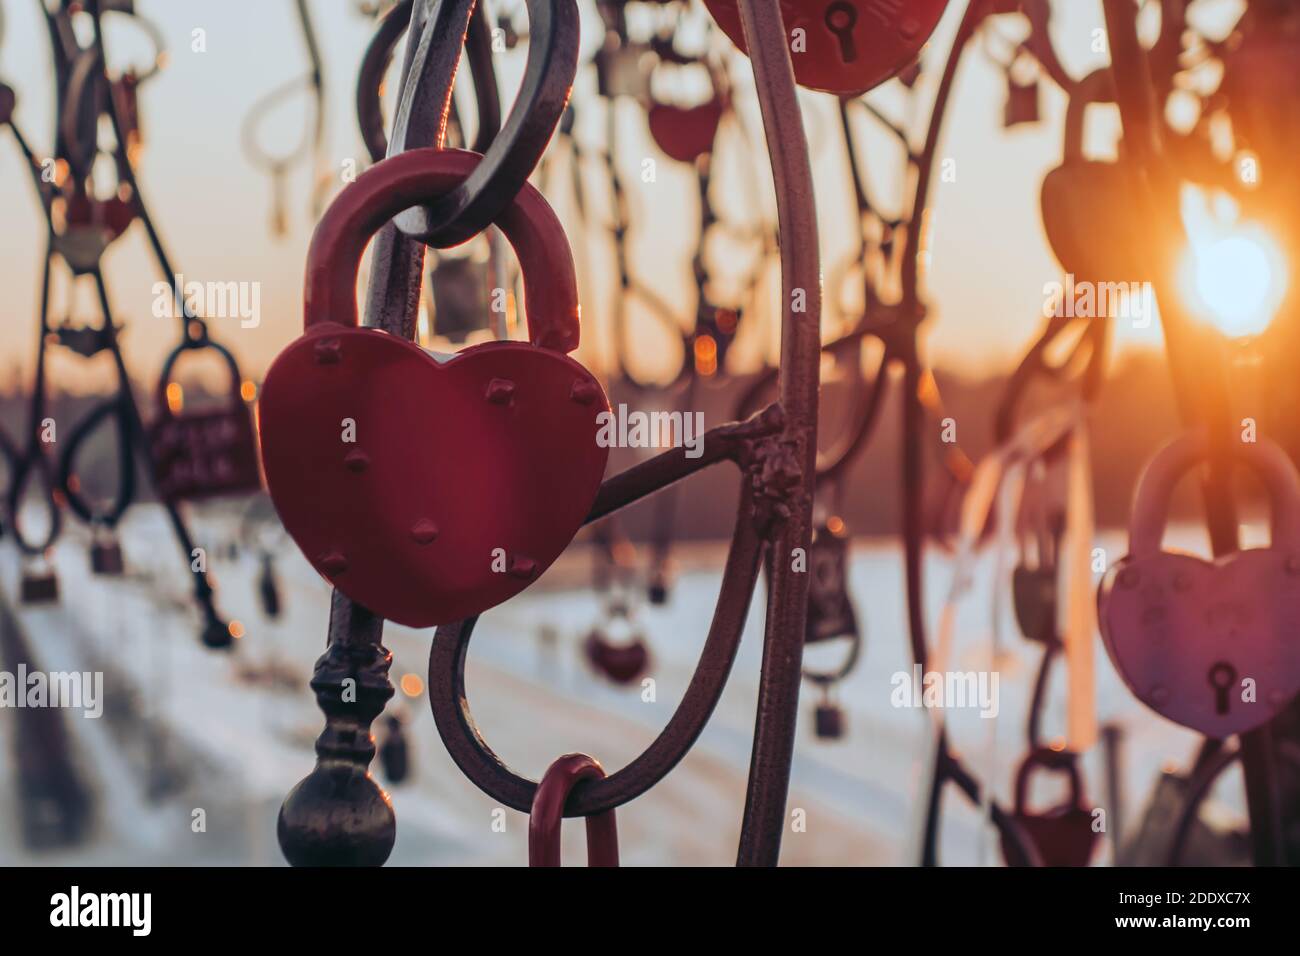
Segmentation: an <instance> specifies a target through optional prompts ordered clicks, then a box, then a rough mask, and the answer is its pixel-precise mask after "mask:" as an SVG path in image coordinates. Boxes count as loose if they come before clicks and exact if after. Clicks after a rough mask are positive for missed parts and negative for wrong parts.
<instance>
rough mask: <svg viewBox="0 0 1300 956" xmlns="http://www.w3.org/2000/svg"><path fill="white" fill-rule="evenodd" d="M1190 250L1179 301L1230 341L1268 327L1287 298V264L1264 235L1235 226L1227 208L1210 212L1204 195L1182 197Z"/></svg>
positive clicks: (1244, 224) (1222, 206) (1259, 228)
mask: <svg viewBox="0 0 1300 956" xmlns="http://www.w3.org/2000/svg"><path fill="white" fill-rule="evenodd" d="M1183 222H1184V223H1185V225H1186V226H1187V234H1188V238H1189V246H1188V250H1187V253H1186V255H1185V257H1184V261H1183V272H1182V276H1181V280H1182V281H1181V285H1182V291H1183V298H1184V299H1186V300H1187V304H1188V306H1189V308H1191V310H1192V311H1193V313H1194V314H1195V315H1196V316H1197V317H1198V318H1200V319H1201V320H1202V321H1205V322H1208V323H1210V324H1211V325H1213V326H1214V327H1215V328H1217V329H1218V330H1219V331H1221V332H1222V333H1223V334H1224V335H1227V336H1228V337H1230V338H1249V337H1250V336H1254V335H1258V334H1260V333H1261V332H1263V331H1264V329H1266V328H1267V327H1268V325H1269V323H1270V322H1272V321H1273V316H1274V315H1275V314H1276V312H1277V309H1278V307H1279V306H1280V305H1281V302H1282V298H1283V296H1284V295H1285V293H1286V285H1287V275H1286V263H1285V261H1284V260H1283V257H1282V251H1281V249H1279V248H1278V245H1277V243H1276V242H1275V241H1274V239H1273V237H1272V236H1270V235H1269V234H1268V232H1267V231H1266V230H1265V229H1264V228H1263V227H1262V226H1259V225H1257V224H1253V223H1248V222H1239V221H1238V220H1237V216H1236V209H1235V206H1234V204H1232V203H1231V202H1216V203H1215V209H1214V210H1213V211H1211V210H1210V207H1209V203H1208V202H1207V201H1206V198H1205V194H1204V193H1203V192H1201V191H1200V190H1198V189H1195V188H1194V187H1189V188H1188V189H1187V190H1185V191H1184V194H1183Z"/></svg>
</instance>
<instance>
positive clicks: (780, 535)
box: [736, 0, 821, 866]
mask: <svg viewBox="0 0 1300 956" xmlns="http://www.w3.org/2000/svg"><path fill="white" fill-rule="evenodd" d="M740 15H741V26H742V28H743V32H744V37H745V44H746V47H747V48H748V50H749V57H750V61H751V63H752V64H753V68H754V79H755V83H756V86H757V88H758V105H759V111H760V113H761V114H762V117H763V132H764V136H765V137H766V139H767V148H768V158H769V161H770V162H771V165H772V179H773V185H774V186H775V187H776V197H777V228H778V231H779V235H780V237H781V239H780V248H781V286H782V319H783V321H782V323H781V408H782V410H783V412H784V414H785V416H786V421H785V429H784V431H783V432H782V435H781V440H780V441H781V446H782V452H783V457H780V458H777V457H776V456H773V458H774V460H773V461H772V462H770V463H769V464H767V465H765V470H767V471H769V472H770V471H775V472H776V473H777V475H774V477H778V476H779V477H778V480H779V481H781V482H782V483H783V484H784V489H783V490H784V492H785V499H786V500H785V501H784V503H783V504H782V505H781V507H780V509H779V512H778V516H779V520H778V522H777V524H776V528H775V531H776V534H775V535H774V537H773V541H772V561H771V563H770V566H771V572H772V576H771V590H770V591H769V592H768V596H767V597H768V601H767V618H766V622H767V626H766V628H765V630H764V635H763V664H762V671H761V677H760V682H759V689H758V708H757V713H756V714H755V719H754V747H753V752H752V757H751V759H750V765H749V786H748V788H747V790H746V794H745V812H744V816H743V818H742V821H741V831H740V834H741V835H740V848H739V850H738V851H737V854H736V860H737V863H738V864H739V865H741V866H754V865H770V866H774V865H776V863H777V860H778V858H779V857H780V853H781V836H782V834H783V833H784V831H785V807H786V797H787V796H788V793H789V788H790V764H791V760H792V759H793V756H794V734H795V725H796V722H797V720H798V707H799V688H800V684H801V678H800V664H801V661H802V657H803V641H804V627H805V623H806V622H805V614H806V612H807V607H808V586H809V582H808V575H807V574H800V573H796V572H794V571H793V570H792V568H791V562H790V561H789V560H788V557H789V556H790V555H792V554H793V553H794V552H795V549H797V548H802V549H803V551H804V553H807V550H808V548H809V546H810V545H811V541H812V507H813V501H812V499H813V486H814V484H815V482H816V479H817V392H818V388H819V385H820V381H819V374H818V373H819V371H820V361H821V330H820V329H821V280H820V276H821V263H820V257H819V250H818V243H817V208H816V201H815V195H814V192H813V180H812V167H811V160H810V158H809V155H808V139H807V136H806V134H805V132H804V127H803V115H802V113H801V112H800V109H799V99H798V95H797V93H796V90H795V83H794V70H793V67H792V65H791V62H790V48H789V43H788V38H787V37H786V35H785V27H784V26H783V24H782V21H781V9H780V4H779V3H778V2H777V0H741V4H740ZM796 293H798V294H800V295H802V296H803V303H802V304H803V311H799V312H796V311H794V305H793V303H794V302H795V299H796Z"/></svg>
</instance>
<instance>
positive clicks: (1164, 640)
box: [1097, 432, 1300, 738]
mask: <svg viewBox="0 0 1300 956" xmlns="http://www.w3.org/2000/svg"><path fill="white" fill-rule="evenodd" d="M1225 445H1226V446H1227V448H1226V449H1225V450H1226V451H1230V452H1231V454H1232V455H1233V456H1234V457H1236V458H1238V459H1240V460H1241V461H1243V462H1245V463H1246V464H1248V465H1250V467H1251V468H1252V469H1253V470H1254V471H1255V472H1256V473H1257V474H1258V475H1259V477H1260V478H1261V479H1262V480H1263V482H1264V484H1265V486H1266V487H1267V489H1268V491H1269V496H1270V498H1271V501H1272V508H1273V514H1272V519H1273V520H1272V529H1273V530H1272V542H1271V543H1270V545H1269V547H1267V548H1253V549H1250V550H1247V551H1239V552H1236V553H1234V554H1228V555H1224V556H1223V557H1220V558H1218V559H1217V560H1215V561H1213V562H1210V561H1205V560H1202V559H1201V558H1198V557H1195V556H1193V555H1190V554H1182V553H1177V552H1172V551H1162V550H1161V536H1162V534H1163V531H1164V522H1165V515H1166V511H1167V509H1168V505H1169V496H1170V493H1171V492H1172V490H1173V488H1174V486H1175V484H1176V483H1177V481H1178V479H1179V478H1180V477H1181V476H1182V475H1183V474H1184V473H1185V472H1186V471H1187V470H1188V469H1189V468H1191V467H1192V466H1193V465H1194V464H1197V463H1198V462H1202V461H1205V460H1206V459H1207V458H1208V457H1209V455H1210V443H1209V439H1208V438H1207V437H1206V436H1205V434H1204V433H1203V432H1191V433H1188V434H1186V435H1184V436H1182V437H1180V438H1178V439H1177V440H1175V441H1174V442H1172V443H1171V444H1169V445H1167V446H1166V447H1165V448H1163V449H1161V450H1160V451H1159V452H1158V453H1157V454H1156V456H1155V458H1154V459H1152V461H1151V463H1150V464H1149V465H1147V468H1146V471H1145V472H1144V474H1143V476H1142V479H1141V481H1140V482H1139V484H1138V491H1137V496H1136V498H1135V500H1134V504H1133V517H1132V521H1131V524H1130V537H1129V553H1128V554H1127V555H1125V556H1124V557H1123V558H1121V559H1120V560H1119V561H1118V562H1117V563H1116V564H1115V565H1114V566H1113V567H1112V568H1110V570H1109V571H1107V572H1106V575H1105V577H1104V578H1103V579H1102V583H1101V587H1100V589H1099V590H1098V595H1097V600H1098V608H1099V623H1100V625H1101V635H1102V641H1103V643H1104V644H1105V646H1106V651H1107V653H1108V654H1109V655H1110V659H1111V662H1112V663H1113V664H1114V665H1115V670H1116V671H1118V673H1119V675H1120V677H1121V678H1123V680H1124V683H1125V684H1127V685H1128V687H1129V689H1130V690H1131V691H1132V692H1133V693H1134V695H1136V696H1137V698H1138V699H1139V700H1141V701H1142V702H1143V703H1144V704H1146V705H1147V706H1148V707H1150V708H1151V709H1152V710H1154V711H1156V713H1158V714H1161V715H1162V716H1164V717H1167V718H1168V719H1169V720H1172V721H1174V722H1175V723H1178V724H1182V725H1183V726H1184V727H1190V728H1192V729H1193V730H1197V731H1200V732H1201V733H1203V734H1205V735H1206V736H1208V737H1215V738H1222V737H1227V736H1230V735H1232V734H1239V733H1244V732H1246V731H1248V730H1252V729H1254V728H1255V727H1259V726H1261V725H1262V724H1264V723H1267V722H1268V721H1269V720H1270V719H1272V718H1273V717H1274V716H1275V715H1276V714H1277V713H1278V712H1280V711H1281V710H1282V709H1283V708H1284V707H1285V706H1286V705H1287V704H1288V703H1289V702H1290V701H1291V699H1292V698H1293V697H1294V696H1295V695H1296V693H1297V692H1298V691H1300V640H1297V638H1296V635H1297V633H1298V632H1300V476H1297V474H1296V469H1295V466H1294V465H1293V464H1292V463H1291V460H1290V459H1289V458H1288V457H1287V456H1286V453H1285V452H1283V451H1282V449H1281V448H1279V447H1278V446H1277V445H1276V444H1274V443H1272V442H1270V441H1268V440H1267V439H1264V438H1260V439H1259V440H1258V441H1256V442H1249V443H1248V442H1239V441H1235V440H1230V441H1228V442H1225ZM1248 679H1249V681H1251V682H1252V683H1249V684H1248V683H1247V680H1248Z"/></svg>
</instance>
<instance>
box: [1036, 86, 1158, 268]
mask: <svg viewBox="0 0 1300 956" xmlns="http://www.w3.org/2000/svg"><path fill="white" fill-rule="evenodd" d="M1112 98H1113V87H1112V85H1111V79H1110V69H1109V67H1107V68H1105V69H1102V70H1098V71H1096V72H1094V73H1092V74H1090V75H1089V76H1087V77H1086V78H1085V79H1084V80H1082V81H1081V82H1080V83H1079V85H1078V86H1077V87H1076V88H1075V89H1074V91H1073V92H1072V93H1071V95H1070V103H1069V106H1068V108H1067V110H1066V116H1065V143H1064V148H1063V150H1062V160H1061V165H1060V166H1057V167H1056V168H1054V169H1051V170H1049V171H1048V173H1047V175H1046V176H1044V177H1043V185H1042V189H1041V193H1040V200H1041V206H1042V214H1043V230H1044V231H1045V232H1046V233H1047V241H1048V244H1049V245H1051V247H1052V252H1053V253H1054V254H1055V255H1056V258H1057V261H1058V262H1060V263H1061V267H1062V268H1063V269H1064V270H1065V271H1066V272H1068V273H1070V274H1072V275H1074V276H1075V278H1076V280H1082V281H1087V282H1128V281H1138V280H1141V279H1143V278H1145V276H1143V275H1142V269H1143V263H1144V262H1145V261H1148V260H1149V258H1150V252H1149V248H1148V247H1149V246H1150V243H1151V237H1150V236H1149V235H1145V234H1143V233H1142V231H1141V230H1139V229H1130V228H1125V225H1124V224H1125V223H1126V222H1127V221H1128V220H1129V219H1130V218H1131V217H1132V216H1133V201H1132V196H1133V195H1134V193H1133V179H1132V177H1133V176H1134V175H1135V172H1134V171H1133V170H1132V168H1131V166H1130V164H1127V163H1125V162H1123V161H1120V162H1108V161H1103V160H1092V159H1086V158H1085V157H1084V152H1083V134H1084V117H1085V115H1086V112H1087V108H1088V107H1089V106H1091V105H1092V104H1093V103H1105V102H1110V101H1111V99H1112Z"/></svg>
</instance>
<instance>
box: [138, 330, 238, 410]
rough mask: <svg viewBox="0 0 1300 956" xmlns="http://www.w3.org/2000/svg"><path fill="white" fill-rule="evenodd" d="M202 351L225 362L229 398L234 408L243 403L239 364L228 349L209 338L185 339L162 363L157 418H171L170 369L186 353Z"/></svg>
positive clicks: (159, 377)
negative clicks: (208, 351) (228, 371)
mask: <svg viewBox="0 0 1300 956" xmlns="http://www.w3.org/2000/svg"><path fill="white" fill-rule="evenodd" d="M203 349H211V350H212V351H214V352H216V353H217V354H218V355H220V356H221V357H222V359H224V360H225V363H226V368H227V369H229V370H230V396H231V402H232V404H233V405H234V407H236V408H238V407H239V406H240V405H242V404H243V403H244V399H243V397H242V396H241V395H240V387H241V386H242V385H243V376H242V374H241V373H240V371H239V363H238V362H237V361H235V356H234V355H233V354H232V353H231V351H230V349H228V348H226V347H225V346H224V345H222V344H221V343H220V342H215V341H213V340H212V339H210V338H206V337H205V338H202V339H197V340H195V339H186V340H185V341H184V342H182V343H181V344H180V345H178V346H176V348H174V349H172V350H171V352H170V353H168V355H167V358H166V359H165V360H164V361H163V366H162V371H161V372H160V373H159V374H158V395H157V400H158V416H159V417H160V418H172V417H174V416H173V415H172V411H171V406H169V405H168V404H167V386H168V385H169V384H170V383H171V377H172V369H173V368H174V367H175V366H176V362H177V361H178V360H179V359H180V357H181V356H182V355H183V354H185V353H186V352H198V351H201V350H203Z"/></svg>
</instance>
